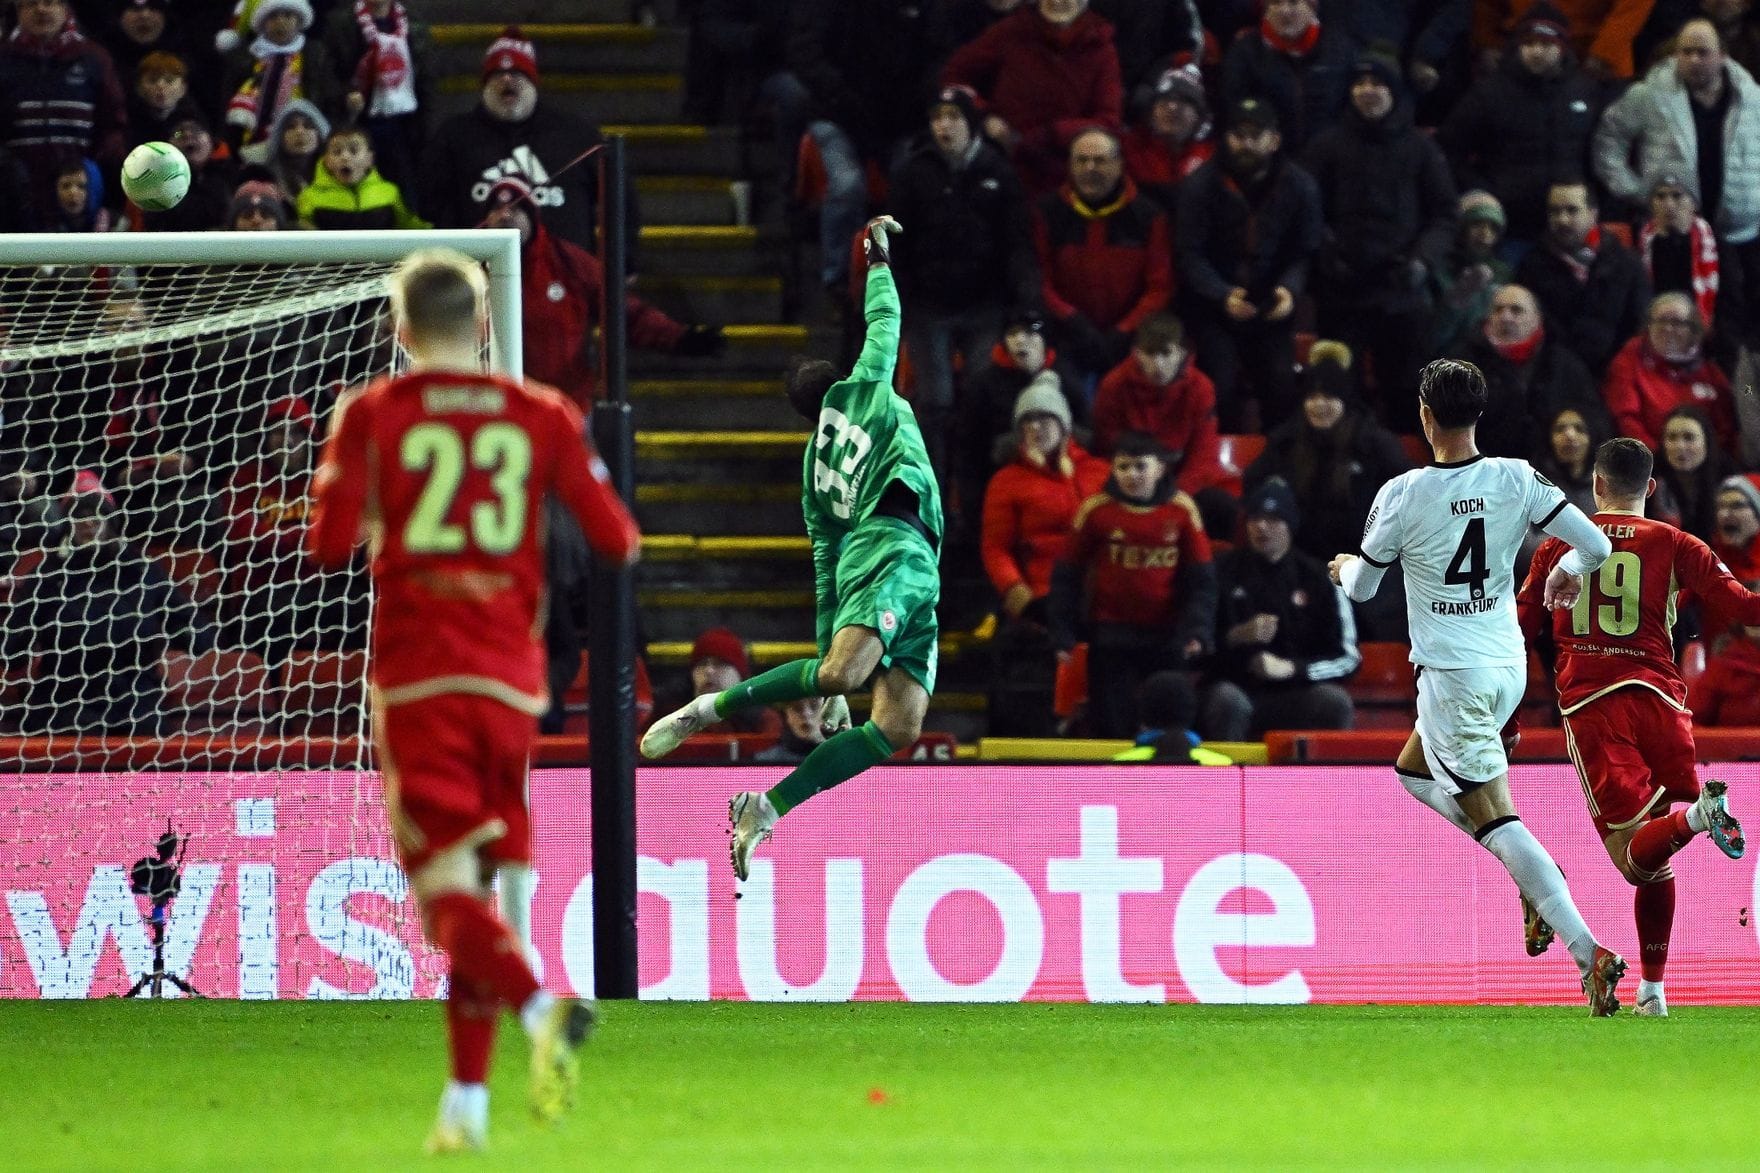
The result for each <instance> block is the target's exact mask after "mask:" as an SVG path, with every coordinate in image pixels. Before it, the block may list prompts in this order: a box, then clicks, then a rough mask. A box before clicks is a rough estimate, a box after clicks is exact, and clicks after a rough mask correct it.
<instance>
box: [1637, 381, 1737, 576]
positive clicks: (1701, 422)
mask: <svg viewBox="0 0 1760 1173" xmlns="http://www.w3.org/2000/svg"><path fill="white" fill-rule="evenodd" d="M1657 455H1658V456H1659V457H1660V459H1659V460H1657V462H1656V496H1655V502H1654V504H1655V514H1656V516H1657V517H1658V518H1660V519H1662V520H1663V521H1666V522H1668V523H1669V524H1670V525H1673V526H1676V527H1678V528H1680V529H1683V530H1686V531H1687V532H1688V533H1690V534H1692V535H1693V536H1694V537H1696V538H1698V539H1700V540H1701V541H1704V542H1715V541H1716V540H1717V523H1718V516H1717V508H1718V507H1717V490H1718V486H1719V485H1721V484H1723V483H1724V482H1725V481H1727V480H1728V479H1729V478H1730V477H1732V476H1734V475H1735V471H1736V466H1735V462H1734V461H1732V460H1731V459H1730V458H1729V457H1728V456H1727V455H1726V454H1725V453H1724V451H1723V449H1721V448H1719V447H1718V446H1717V442H1716V433H1715V432H1714V431H1713V430H1712V427H1711V417H1710V416H1708V415H1706V414H1705V413H1704V412H1703V411H1702V410H1700V409H1699V408H1697V407H1694V406H1692V405H1690V404H1688V405H1685V406H1682V407H1677V408H1675V409H1674V410H1673V411H1671V412H1669V413H1668V415H1667V417H1666V418H1665V419H1664V420H1663V421H1662V444H1661V446H1660V448H1659V450H1658V453H1657Z"/></svg>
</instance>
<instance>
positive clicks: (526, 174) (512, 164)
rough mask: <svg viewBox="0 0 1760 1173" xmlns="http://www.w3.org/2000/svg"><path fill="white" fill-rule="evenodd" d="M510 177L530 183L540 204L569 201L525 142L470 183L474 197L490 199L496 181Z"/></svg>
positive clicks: (479, 200)
mask: <svg viewBox="0 0 1760 1173" xmlns="http://www.w3.org/2000/svg"><path fill="white" fill-rule="evenodd" d="M509 177H513V178H516V179H522V180H524V181H525V182H526V183H528V184H530V185H531V188H532V199H533V201H534V202H536V203H537V205H538V206H539V207H540V208H559V207H561V206H562V205H563V204H565V203H567V202H568V197H567V195H566V194H565V193H564V192H563V190H562V189H561V188H560V187H557V186H555V185H554V184H552V183H551V182H550V172H549V171H547V170H546V169H545V167H544V164H543V162H542V160H540V159H539V158H538V156H537V155H535V154H533V153H532V148H530V147H528V146H524V145H523V144H522V145H521V146H517V147H515V148H513V153H512V154H511V155H509V156H508V157H507V158H505V159H503V160H501V162H499V163H495V164H492V165H490V166H488V167H485V168H484V169H483V174H482V176H481V177H480V178H478V180H477V182H476V183H474V184H472V185H471V199H472V200H473V201H474V202H476V203H479V204H482V203H487V202H488V200H489V190H490V189H491V188H493V187H494V186H495V183H496V181H497V180H501V179H507V178H509Z"/></svg>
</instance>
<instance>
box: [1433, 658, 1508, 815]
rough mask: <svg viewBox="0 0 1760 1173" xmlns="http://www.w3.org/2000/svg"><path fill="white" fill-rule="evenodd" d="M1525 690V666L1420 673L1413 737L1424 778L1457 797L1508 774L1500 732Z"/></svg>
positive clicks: (1447, 669)
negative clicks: (1419, 743) (1419, 742)
mask: <svg viewBox="0 0 1760 1173" xmlns="http://www.w3.org/2000/svg"><path fill="white" fill-rule="evenodd" d="M1527 688H1528V672H1527V667H1526V665H1520V664H1508V665H1504V666H1501V667H1494V668H1420V669H1419V670H1418V736H1419V737H1420V738H1422V739H1423V741H1424V761H1425V762H1426V763H1428V765H1429V766H1430V776H1431V777H1432V778H1435V779H1436V780H1437V781H1438V782H1440V783H1442V784H1443V786H1444V787H1446V788H1447V790H1448V792H1449V793H1450V794H1462V793H1465V792H1466V791H1468V790H1472V789H1474V788H1475V787H1478V786H1483V785H1485V783H1487V782H1490V781H1492V780H1493V779H1495V778H1497V777H1498V776H1499V775H1500V774H1503V773H1504V772H1506V771H1507V770H1508V769H1509V756H1508V755H1507V754H1505V753H1504V752H1503V736H1502V734H1503V726H1504V723H1505V722H1507V721H1508V720H1509V719H1510V716H1511V715H1512V714H1513V713H1514V712H1515V711H1516V707H1517V706H1518V705H1520V704H1521V703H1522V694H1523V693H1524V692H1526V691H1527Z"/></svg>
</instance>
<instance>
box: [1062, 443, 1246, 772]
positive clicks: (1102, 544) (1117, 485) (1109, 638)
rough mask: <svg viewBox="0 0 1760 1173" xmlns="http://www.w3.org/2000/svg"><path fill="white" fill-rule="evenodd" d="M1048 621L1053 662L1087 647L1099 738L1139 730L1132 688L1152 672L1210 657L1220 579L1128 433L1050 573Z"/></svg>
mask: <svg viewBox="0 0 1760 1173" xmlns="http://www.w3.org/2000/svg"><path fill="white" fill-rule="evenodd" d="M1051 596H1052V597H1051V600H1050V603H1049V614H1050V619H1051V631H1052V640H1053V642H1054V644H1055V645H1056V647H1057V650H1058V654H1059V659H1062V658H1063V657H1064V656H1065V655H1067V654H1069V653H1071V652H1073V650H1074V648H1075V645H1076V643H1077V640H1078V633H1082V634H1085V635H1086V638H1087V641H1088V695H1089V718H1090V724H1091V726H1092V732H1093V734H1094V736H1096V737H1129V736H1131V735H1132V734H1134V733H1135V732H1136V730H1137V729H1138V728H1139V727H1140V723H1139V722H1138V720H1137V714H1136V696H1137V689H1138V688H1139V687H1140V686H1141V685H1142V682H1143V681H1144V680H1145V679H1146V678H1147V677H1148V676H1149V675H1150V674H1151V673H1154V672H1159V671H1162V670H1163V669H1175V668H1181V667H1184V666H1186V665H1188V664H1190V663H1191V662H1192V661H1195V660H1196V659H1198V658H1199V657H1200V656H1202V655H1204V654H1205V653H1206V652H1208V651H1209V650H1210V642H1209V641H1210V637H1211V633H1212V632H1213V631H1214V630H1215V625H1216V574H1215V568H1214V567H1213V566H1212V565H1211V561H1210V543H1209V541H1208V539H1206V538H1205V537H1204V530H1203V524H1202V522H1201V521H1200V520H1199V518H1198V509H1197V506H1196V505H1194V504H1193V503H1192V500H1191V498H1189V497H1187V496H1186V495H1185V494H1183V493H1176V492H1175V491H1174V487H1173V483H1172V478H1171V477H1170V476H1168V475H1167V462H1166V460H1165V459H1163V457H1162V456H1161V453H1160V449H1159V447H1158V446H1157V445H1156V443H1155V441H1154V440H1152V439H1150V438H1149V437H1148V436H1145V435H1142V434H1141V433H1127V434H1126V435H1124V436H1121V437H1120V438H1119V441H1118V448H1117V451H1116V452H1114V454H1113V457H1112V478H1111V479H1110V480H1109V481H1107V482H1106V488H1105V489H1104V491H1102V492H1101V493H1100V494H1099V495H1097V496H1095V497H1093V498H1090V499H1089V500H1088V502H1087V503H1086V504H1084V505H1083V506H1082V508H1081V511H1080V512H1079V513H1078V514H1077V515H1076V522H1075V536H1074V537H1073V538H1072V539H1071V540H1070V545H1069V550H1068V553H1067V554H1066V555H1065V558H1064V560H1062V561H1060V562H1059V563H1058V565H1057V567H1056V569H1055V570H1054V571H1053V574H1052V586H1051Z"/></svg>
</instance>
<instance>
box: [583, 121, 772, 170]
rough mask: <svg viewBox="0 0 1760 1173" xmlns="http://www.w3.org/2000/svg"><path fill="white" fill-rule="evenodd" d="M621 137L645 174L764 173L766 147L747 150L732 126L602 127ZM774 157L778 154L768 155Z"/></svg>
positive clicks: (632, 163) (633, 162) (635, 165)
mask: <svg viewBox="0 0 1760 1173" xmlns="http://www.w3.org/2000/svg"><path fill="white" fill-rule="evenodd" d="M599 130H600V132H601V133H603V134H606V135H613V134H621V135H623V136H624V138H625V139H626V140H627V141H628V144H629V166H630V170H631V171H632V172H635V173H637V174H642V175H729V176H741V175H745V174H746V173H747V171H748V168H749V169H750V171H751V172H752V173H754V174H755V173H763V171H764V167H765V166H766V163H765V162H764V155H765V154H766V152H763V151H762V148H759V147H753V148H747V147H745V146H742V144H741V142H740V134H739V131H738V129H736V128H734V127H731V126H690V125H686V124H683V123H660V124H652V123H648V124H644V123H621V124H617V123H613V124H608V125H605V126H601V127H600V128H599ZM767 153H768V154H774V152H767Z"/></svg>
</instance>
